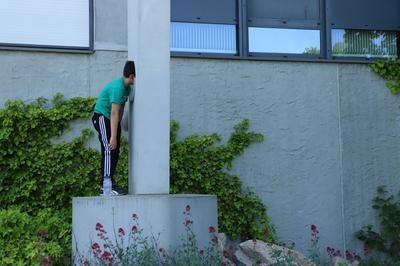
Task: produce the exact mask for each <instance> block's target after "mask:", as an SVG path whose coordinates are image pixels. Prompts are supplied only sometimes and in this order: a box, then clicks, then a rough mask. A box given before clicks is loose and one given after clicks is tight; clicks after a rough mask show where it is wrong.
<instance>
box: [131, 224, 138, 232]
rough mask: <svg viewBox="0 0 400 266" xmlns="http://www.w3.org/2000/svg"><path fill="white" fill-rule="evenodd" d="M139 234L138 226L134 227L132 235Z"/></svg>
mask: <svg viewBox="0 0 400 266" xmlns="http://www.w3.org/2000/svg"><path fill="white" fill-rule="evenodd" d="M137 232H138V228H137V226H136V225H134V226H132V233H134V234H136V233H137Z"/></svg>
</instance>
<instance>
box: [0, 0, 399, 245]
mask: <svg viewBox="0 0 400 266" xmlns="http://www.w3.org/2000/svg"><path fill="white" fill-rule="evenodd" d="M115 3H116V2H115V1H111V0H104V1H95V49H96V52H95V53H94V54H72V53H43V52H34V51H32V52H21V51H0V93H1V96H2V97H1V98H0V106H2V105H3V104H4V102H5V101H6V100H8V99H23V100H27V101H31V100H33V99H35V98H37V97H40V96H43V97H52V96H53V95H54V94H55V93H56V92H62V93H63V94H64V95H65V96H67V97H73V96H87V95H91V96H96V95H97V94H98V92H99V91H100V90H101V88H102V87H103V86H104V85H105V84H106V83H107V82H108V81H109V80H110V79H113V78H116V77H117V76H119V75H120V72H121V68H122V66H123V64H124V61H125V60H126V58H127V53H126V16H125V15H124V14H125V13H124V12H125V8H126V1H121V2H118V3H119V4H118V5H116V4H115ZM398 107H399V99H398V98H396V97H394V96H392V95H391V94H390V92H389V91H388V90H387V89H386V88H385V85H384V81H383V80H382V79H380V78H379V77H377V76H376V75H375V74H373V73H372V72H371V70H370V69H369V67H368V66H367V65H357V64H328V63H325V64H324V63H295V62H268V61H263V62H262V61H236V60H231V61H230V60H207V59H183V58H180V59H179V58H173V59H172V62H171V118H172V119H176V120H178V121H179V122H180V125H181V131H180V137H184V136H187V135H189V134H192V133H213V132H218V133H220V134H221V135H222V136H223V137H224V140H226V139H227V138H228V137H229V134H230V133H231V132H232V127H233V125H235V124H236V123H238V122H239V121H241V120H242V119H243V118H246V117H247V118H249V119H250V120H251V129H252V130H254V131H257V132H261V133H263V134H264V135H265V141H264V142H263V143H260V144H254V145H252V146H251V147H250V148H249V149H248V150H247V151H246V152H245V154H244V155H243V156H241V157H240V158H238V159H237V160H236V161H235V162H234V169H233V172H235V173H237V174H238V175H239V176H240V177H241V178H242V180H243V181H244V183H245V185H246V186H249V187H252V188H253V189H254V191H255V192H256V193H257V194H258V195H259V196H260V197H261V198H262V200H263V201H264V202H265V204H267V205H268V207H269V211H268V213H269V215H270V216H272V220H273V222H274V224H275V225H276V227H277V229H278V235H279V237H280V238H281V239H282V240H285V241H295V242H296V244H297V246H298V247H299V248H300V250H302V251H304V252H305V251H306V250H307V247H308V244H309V225H310V224H313V223H314V224H316V225H317V226H318V227H319V229H320V232H321V242H322V244H321V246H322V248H323V249H325V246H326V245H330V246H334V247H335V248H340V249H344V246H345V244H346V247H347V248H350V249H355V248H356V247H357V246H358V242H357V241H356V240H354V238H353V233H354V232H355V231H356V230H358V229H359V228H360V227H361V226H362V225H365V224H368V223H373V222H374V221H375V213H374V212H373V210H372V209H371V207H370V205H371V204H370V203H371V199H372V198H373V197H374V196H375V189H376V187H377V186H378V185H388V186H389V187H390V189H391V191H393V192H397V191H398V190H400V181H399V178H398V176H397V172H398V168H397V167H398V162H399V159H400V158H399V156H400V153H399V152H398V151H399V150H400V149H399V148H400V147H399V146H400V142H399V138H400V134H399V132H400V130H399V126H400V121H399V120H400V109H399V108H398ZM85 126H90V124H89V123H87V122H80V123H78V124H76V125H75V127H74V129H73V130H72V131H71V132H70V133H69V134H68V136H67V138H70V137H72V136H73V135H75V134H77V132H78V131H79V130H80V128H82V127H85ZM92 144H93V145H97V143H96V140H94V141H93V143H92Z"/></svg>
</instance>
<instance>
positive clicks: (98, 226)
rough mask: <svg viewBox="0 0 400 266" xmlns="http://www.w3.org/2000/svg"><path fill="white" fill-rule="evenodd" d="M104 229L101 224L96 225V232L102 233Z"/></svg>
mask: <svg viewBox="0 0 400 266" xmlns="http://www.w3.org/2000/svg"><path fill="white" fill-rule="evenodd" d="M102 229H103V225H102V224H101V223H97V224H96V231H100V230H102Z"/></svg>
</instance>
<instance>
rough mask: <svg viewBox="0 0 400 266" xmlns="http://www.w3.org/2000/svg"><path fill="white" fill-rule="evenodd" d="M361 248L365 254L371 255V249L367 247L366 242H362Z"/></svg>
mask: <svg viewBox="0 0 400 266" xmlns="http://www.w3.org/2000/svg"><path fill="white" fill-rule="evenodd" d="M363 250H364V255H365V256H369V255H371V249H370V248H369V246H368V245H367V244H364V247H363Z"/></svg>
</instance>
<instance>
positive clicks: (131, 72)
mask: <svg viewBox="0 0 400 266" xmlns="http://www.w3.org/2000/svg"><path fill="white" fill-rule="evenodd" d="M135 77H136V71H135V63H134V62H133V61H127V62H126V63H125V67H124V72H123V77H121V78H118V79H116V80H113V81H111V82H110V83H108V84H107V85H106V86H105V87H104V88H103V90H102V91H101V92H100V94H99V97H98V98H97V101H96V105H95V107H94V114H93V118H92V122H93V126H94V128H95V129H96V131H97V132H98V133H99V141H100V145H101V173H102V176H103V178H104V177H105V176H109V177H111V182H112V184H113V188H112V192H111V193H112V195H124V194H127V191H126V190H122V189H118V188H116V187H115V186H114V184H115V183H114V179H113V176H114V173H115V168H116V167H117V163H118V158H119V146H120V139H121V120H122V116H123V113H124V107H125V102H126V101H127V100H128V97H129V94H130V93H131V85H133V83H134V81H135ZM102 181H103V180H101V183H100V194H102V187H103V186H102Z"/></svg>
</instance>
